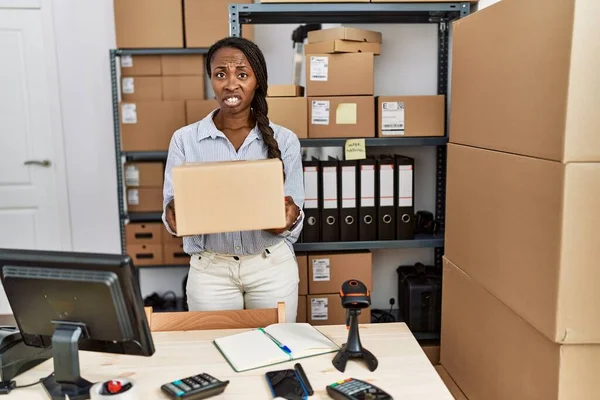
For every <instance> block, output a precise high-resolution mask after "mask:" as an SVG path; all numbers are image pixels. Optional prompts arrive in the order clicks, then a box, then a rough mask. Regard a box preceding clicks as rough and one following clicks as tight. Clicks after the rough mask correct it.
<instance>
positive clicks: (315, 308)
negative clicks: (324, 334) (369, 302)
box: [306, 293, 371, 325]
mask: <svg viewBox="0 0 600 400" xmlns="http://www.w3.org/2000/svg"><path fill="white" fill-rule="evenodd" d="M306 322H308V323H309V324H311V325H340V324H346V309H345V308H344V307H342V302H341V299H340V294H339V293H336V294H309V295H308V296H307V301H306ZM358 322H359V323H360V324H369V323H371V309H370V308H365V309H363V310H361V313H360V315H359V316H358Z"/></svg>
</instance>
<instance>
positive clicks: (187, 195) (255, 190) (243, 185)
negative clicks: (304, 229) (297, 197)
mask: <svg viewBox="0 0 600 400" xmlns="http://www.w3.org/2000/svg"><path fill="white" fill-rule="evenodd" d="M172 174H173V184H174V195H175V218H176V220H177V235H178V236H190V235H201V234H208V233H222V232H237V231H249V230H262V229H278V228H283V227H285V225H286V220H285V192H284V188H283V165H282V163H281V160H277V159H266V160H250V161H224V162H210V163H193V164H185V165H182V166H178V167H174V168H173V170H172Z"/></svg>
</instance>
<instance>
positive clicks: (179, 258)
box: [163, 243, 190, 265]
mask: <svg viewBox="0 0 600 400" xmlns="http://www.w3.org/2000/svg"><path fill="white" fill-rule="evenodd" d="M163 258H164V263H165V264H166V265H187V264H189V263H190V256H189V255H188V254H186V252H184V251H183V243H180V244H165V245H163Z"/></svg>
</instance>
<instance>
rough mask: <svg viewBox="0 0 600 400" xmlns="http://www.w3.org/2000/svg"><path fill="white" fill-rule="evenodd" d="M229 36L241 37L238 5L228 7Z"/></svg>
mask: <svg viewBox="0 0 600 400" xmlns="http://www.w3.org/2000/svg"><path fill="white" fill-rule="evenodd" d="M229 36H236V37H241V36H242V24H241V23H240V16H239V13H238V5H237V4H230V5H229Z"/></svg>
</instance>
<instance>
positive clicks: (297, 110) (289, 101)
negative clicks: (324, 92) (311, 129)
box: [267, 97, 308, 138]
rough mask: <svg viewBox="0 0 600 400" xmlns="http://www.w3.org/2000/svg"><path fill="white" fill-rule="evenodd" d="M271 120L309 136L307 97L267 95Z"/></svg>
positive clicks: (302, 135)
mask: <svg viewBox="0 0 600 400" xmlns="http://www.w3.org/2000/svg"><path fill="white" fill-rule="evenodd" d="M267 104H268V105H269V120H271V121H272V122H273V123H275V124H277V125H281V126H283V127H285V128H287V129H289V130H291V131H292V132H294V133H295V134H296V136H298V137H299V138H306V137H308V122H307V120H308V104H307V100H306V97H267Z"/></svg>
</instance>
